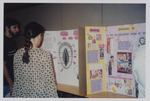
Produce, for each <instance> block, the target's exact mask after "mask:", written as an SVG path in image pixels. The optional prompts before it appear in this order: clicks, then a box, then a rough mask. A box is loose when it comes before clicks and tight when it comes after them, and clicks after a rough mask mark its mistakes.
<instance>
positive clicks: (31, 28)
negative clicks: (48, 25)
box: [22, 22, 45, 64]
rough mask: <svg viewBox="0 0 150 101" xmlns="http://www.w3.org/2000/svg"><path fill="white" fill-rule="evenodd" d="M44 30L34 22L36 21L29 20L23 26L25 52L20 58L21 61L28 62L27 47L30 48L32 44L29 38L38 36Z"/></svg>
mask: <svg viewBox="0 0 150 101" xmlns="http://www.w3.org/2000/svg"><path fill="white" fill-rule="evenodd" d="M44 31H45V28H44V27H43V26H42V25H40V24H38V23H36V22H30V23H28V24H27V25H26V26H25V28H24V35H25V38H26V40H25V45H24V47H25V53H24V54H23V57H22V60H23V63H26V64H28V63H29V57H30V56H29V53H28V51H29V49H30V48H32V46H33V44H32V42H31V41H30V40H31V38H35V37H36V36H38V35H39V34H40V33H42V34H43V33H44Z"/></svg>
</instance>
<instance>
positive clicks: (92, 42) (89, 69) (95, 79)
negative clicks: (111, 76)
mask: <svg viewBox="0 0 150 101" xmlns="http://www.w3.org/2000/svg"><path fill="white" fill-rule="evenodd" d="M104 31H105V30H104V27H91V26H86V27H85V42H86V83H87V94H91V93H98V92H103V91H106V89H105V88H106V87H105V84H106V81H105V55H104V51H105V49H104V46H105V44H104V42H105V32H104Z"/></svg>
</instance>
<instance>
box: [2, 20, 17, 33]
mask: <svg viewBox="0 0 150 101" xmlns="http://www.w3.org/2000/svg"><path fill="white" fill-rule="evenodd" d="M13 25H18V26H20V23H19V22H18V21H17V20H15V19H13V18H4V32H5V27H6V26H8V28H10V27H11V26H13Z"/></svg>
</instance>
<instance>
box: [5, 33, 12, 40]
mask: <svg viewBox="0 0 150 101" xmlns="http://www.w3.org/2000/svg"><path fill="white" fill-rule="evenodd" d="M4 35H5V36H7V37H8V38H10V39H11V38H12V35H10V34H9V33H5V34H4Z"/></svg>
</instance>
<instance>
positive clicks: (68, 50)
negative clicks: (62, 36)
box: [59, 42, 73, 69]
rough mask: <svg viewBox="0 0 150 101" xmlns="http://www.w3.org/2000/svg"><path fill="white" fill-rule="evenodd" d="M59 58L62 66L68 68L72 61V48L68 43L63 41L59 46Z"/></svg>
mask: <svg viewBox="0 0 150 101" xmlns="http://www.w3.org/2000/svg"><path fill="white" fill-rule="evenodd" d="M59 59H60V63H61V65H62V66H63V68H65V69H68V68H70V66H71V64H72V61H73V50H72V46H71V44H70V43H67V42H64V43H61V44H60V46H59Z"/></svg>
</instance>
